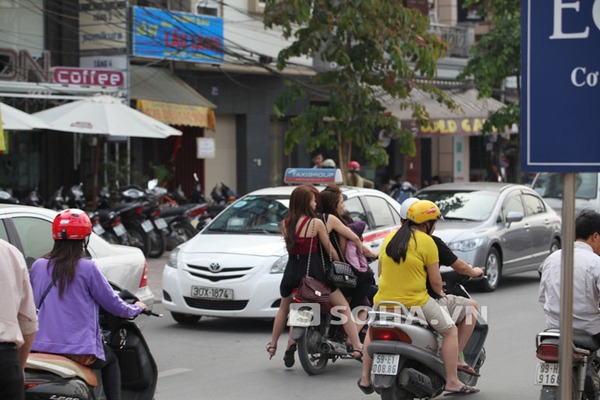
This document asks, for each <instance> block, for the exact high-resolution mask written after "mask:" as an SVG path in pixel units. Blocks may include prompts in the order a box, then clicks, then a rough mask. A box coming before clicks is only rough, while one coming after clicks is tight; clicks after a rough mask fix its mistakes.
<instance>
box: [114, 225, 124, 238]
mask: <svg viewBox="0 0 600 400" xmlns="http://www.w3.org/2000/svg"><path fill="white" fill-rule="evenodd" d="M113 231H115V235H117V236H123V235H124V234H126V233H127V229H125V227H124V226H123V224H117V225H115V226H113Z"/></svg>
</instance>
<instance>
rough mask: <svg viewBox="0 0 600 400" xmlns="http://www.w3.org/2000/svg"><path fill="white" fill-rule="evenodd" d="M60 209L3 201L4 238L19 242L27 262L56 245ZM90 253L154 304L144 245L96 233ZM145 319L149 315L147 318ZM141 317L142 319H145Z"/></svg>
mask: <svg viewBox="0 0 600 400" xmlns="http://www.w3.org/2000/svg"><path fill="white" fill-rule="evenodd" d="M55 216H56V211H53V210H49V209H46V208H40V207H29V206H21V205H8V204H0V239H3V240H6V241H7V242H9V243H11V244H13V245H14V246H16V247H17V248H18V249H19V250H21V252H22V253H23V255H24V256H25V261H26V262H27V266H28V267H31V264H33V262H34V261H35V260H36V259H38V258H40V257H42V256H43V255H44V254H46V253H48V252H49V251H50V250H51V249H52V247H53V246H54V240H53V239H52V221H53V220H54V217H55ZM86 257H88V258H91V259H93V260H94V261H96V263H97V264H98V267H99V268H100V270H101V271H102V273H103V274H104V276H106V279H108V281H109V282H111V283H112V284H113V285H115V286H117V287H119V288H121V289H129V290H130V291H131V292H133V293H134V294H135V295H136V296H137V297H138V298H139V299H140V300H141V301H143V302H144V303H146V304H147V305H148V307H149V308H151V307H152V304H153V302H154V296H153V294H152V291H151V290H150V288H149V287H148V281H147V277H146V273H147V264H146V258H145V257H144V255H143V253H142V252H141V250H140V249H138V248H135V247H129V246H120V245H113V244H109V243H108V242H106V241H105V240H104V239H102V238H101V237H100V236H98V235H96V234H95V233H92V235H91V237H90V243H89V245H88V247H87V254H86ZM143 319H145V316H144V318H143ZM143 319H142V318H140V321H139V323H143Z"/></svg>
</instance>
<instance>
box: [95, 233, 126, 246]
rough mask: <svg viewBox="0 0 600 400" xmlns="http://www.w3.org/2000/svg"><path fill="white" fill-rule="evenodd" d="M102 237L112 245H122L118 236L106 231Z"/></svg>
mask: <svg viewBox="0 0 600 400" xmlns="http://www.w3.org/2000/svg"><path fill="white" fill-rule="evenodd" d="M100 237H101V238H102V239H104V240H106V241H107V242H108V243H110V244H121V242H120V241H119V238H118V237H117V235H115V234H114V233H112V232H108V231H105V232H104V233H103V234H102V236H100Z"/></svg>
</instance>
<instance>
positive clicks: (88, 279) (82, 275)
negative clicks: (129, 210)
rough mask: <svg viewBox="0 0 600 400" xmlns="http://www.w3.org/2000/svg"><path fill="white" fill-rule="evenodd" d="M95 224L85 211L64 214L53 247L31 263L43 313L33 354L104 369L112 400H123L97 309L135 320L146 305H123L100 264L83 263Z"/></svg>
mask: <svg viewBox="0 0 600 400" xmlns="http://www.w3.org/2000/svg"><path fill="white" fill-rule="evenodd" d="M91 232H92V223H91V221H90V219H89V217H88V216H87V214H86V213H85V212H84V211H81V210H78V209H69V210H65V211H62V212H60V213H59V214H58V215H57V216H56V218H55V219H54V222H53V223H52V238H53V239H54V247H53V248H52V251H50V253H48V254H47V255H45V256H44V257H43V258H40V259H38V260H36V261H35V262H34V263H33V266H32V268H31V272H30V279H31V286H32V287H33V296H34V299H35V303H36V306H37V308H38V310H39V312H38V318H39V331H38V333H37V335H36V337H35V340H34V342H33V346H32V351H34V352H44V353H52V354H60V355H63V356H65V357H68V358H71V359H73V360H75V361H77V362H79V363H81V364H83V365H87V366H89V367H91V368H95V369H102V383H103V386H104V391H105V394H106V398H107V399H108V400H113V399H120V398H121V375H120V370H119V363H118V361H117V358H116V356H115V354H114V352H113V351H112V349H110V347H108V346H105V345H104V343H103V340H102V332H101V329H100V324H99V321H98V313H99V308H100V307H102V308H103V309H104V310H106V311H107V312H109V313H111V314H114V315H116V316H119V317H123V318H131V317H135V316H136V315H138V314H139V313H141V312H142V311H143V310H144V309H145V308H146V305H145V304H144V303H142V302H137V303H136V304H135V305H131V304H128V303H126V302H124V301H123V300H121V298H119V296H117V294H116V293H115V292H114V291H113V289H112V287H111V286H110V284H109V283H108V281H107V280H106V278H105V277H104V275H102V273H101V272H100V270H99V269H98V266H97V265H96V263H95V262H94V261H92V260H88V259H85V258H83V255H84V249H85V247H86V246H87V244H88V242H89V235H90V233H91Z"/></svg>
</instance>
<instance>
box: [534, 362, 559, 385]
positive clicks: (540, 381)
mask: <svg viewBox="0 0 600 400" xmlns="http://www.w3.org/2000/svg"><path fill="white" fill-rule="evenodd" d="M534 383H535V384H536V385H545V386H558V363H545V362H540V363H538V365H537V368H536V371H535V382H534Z"/></svg>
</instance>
